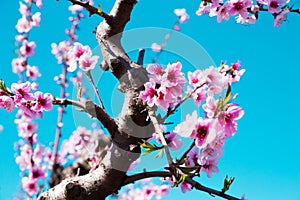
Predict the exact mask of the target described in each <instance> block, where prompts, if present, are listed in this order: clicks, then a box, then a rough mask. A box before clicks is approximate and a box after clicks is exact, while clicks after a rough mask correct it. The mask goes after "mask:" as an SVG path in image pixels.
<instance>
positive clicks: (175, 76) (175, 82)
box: [162, 62, 186, 96]
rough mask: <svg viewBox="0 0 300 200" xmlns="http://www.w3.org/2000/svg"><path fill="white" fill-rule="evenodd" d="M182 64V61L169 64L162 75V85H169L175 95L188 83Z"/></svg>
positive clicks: (179, 93)
mask: <svg viewBox="0 0 300 200" xmlns="http://www.w3.org/2000/svg"><path fill="white" fill-rule="evenodd" d="M181 68H182V65H181V63H180V62H175V63H172V64H170V63H169V64H168V65H167V69H166V73H165V74H164V75H163V76H162V80H163V82H162V85H163V86H164V87H169V90H170V92H172V93H173V94H174V95H175V96H179V95H181V93H182V88H183V86H184V85H185V83H186V80H185V77H184V74H183V73H182V72H181Z"/></svg>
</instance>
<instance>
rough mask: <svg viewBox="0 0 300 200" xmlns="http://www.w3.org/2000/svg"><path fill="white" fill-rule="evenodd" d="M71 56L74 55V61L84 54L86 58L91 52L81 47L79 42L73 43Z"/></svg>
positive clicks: (88, 48)
mask: <svg viewBox="0 0 300 200" xmlns="http://www.w3.org/2000/svg"><path fill="white" fill-rule="evenodd" d="M71 52H72V54H73V55H74V57H75V59H76V60H79V59H80V58H81V56H83V55H84V54H86V55H87V56H91V55H92V52H91V49H90V47H89V46H83V45H82V44H80V43H79V42H75V43H74V47H73V48H72V51H71Z"/></svg>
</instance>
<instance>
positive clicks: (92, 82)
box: [86, 71, 105, 111]
mask: <svg viewBox="0 0 300 200" xmlns="http://www.w3.org/2000/svg"><path fill="white" fill-rule="evenodd" d="M86 76H87V78H88V79H89V81H90V82H91V84H92V87H93V90H94V92H95V94H96V97H97V99H98V101H99V103H100V106H101V107H102V109H103V110H104V111H105V108H104V105H103V102H102V100H101V98H100V95H99V90H98V88H97V87H96V85H95V83H94V80H93V77H92V74H91V71H87V73H86Z"/></svg>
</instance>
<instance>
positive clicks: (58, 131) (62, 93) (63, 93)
mask: <svg viewBox="0 0 300 200" xmlns="http://www.w3.org/2000/svg"><path fill="white" fill-rule="evenodd" d="M62 77H63V78H62V83H61V89H60V97H61V98H64V97H65V96H66V88H65V85H66V82H67V79H66V77H67V66H66V65H64V66H63V71H62ZM64 109H65V108H64V107H63V106H61V107H60V109H59V110H58V117H57V125H56V133H55V139H54V146H53V152H52V172H53V173H54V169H55V166H56V158H57V151H58V145H59V140H60V138H61V127H62V126H61V124H62V120H63V114H64Z"/></svg>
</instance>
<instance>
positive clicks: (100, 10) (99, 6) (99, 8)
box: [97, 3, 103, 14]
mask: <svg viewBox="0 0 300 200" xmlns="http://www.w3.org/2000/svg"><path fill="white" fill-rule="evenodd" d="M102 11H103V10H102V8H101V5H100V3H98V10H97V12H98V13H100V14H101V13H102Z"/></svg>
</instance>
